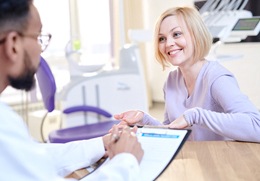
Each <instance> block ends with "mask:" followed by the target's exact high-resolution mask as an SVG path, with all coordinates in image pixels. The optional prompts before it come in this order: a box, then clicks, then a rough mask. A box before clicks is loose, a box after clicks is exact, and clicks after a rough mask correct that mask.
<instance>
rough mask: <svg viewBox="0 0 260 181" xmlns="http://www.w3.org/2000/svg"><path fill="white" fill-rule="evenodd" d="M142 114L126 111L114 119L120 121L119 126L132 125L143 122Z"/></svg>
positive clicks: (140, 112) (136, 111) (135, 111)
mask: <svg viewBox="0 0 260 181" xmlns="http://www.w3.org/2000/svg"><path fill="white" fill-rule="evenodd" d="M143 117H144V113H143V112H142V111H138V110H132V111H126V112H123V113H121V114H116V115H114V118H115V119H117V120H120V121H121V122H120V123H119V124H124V125H134V124H136V123H138V122H140V121H142V120H143Z"/></svg>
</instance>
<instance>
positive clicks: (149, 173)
mask: <svg viewBox="0 0 260 181" xmlns="http://www.w3.org/2000/svg"><path fill="white" fill-rule="evenodd" d="M187 132H188V131H187V130H172V129H158V128H139V129H138V132H137V137H138V140H139V141H140V143H141V145H142V148H143V150H144V156H143V159H142V161H141V164H140V167H141V175H140V179H139V180H140V181H152V180H154V179H155V178H156V177H157V176H158V175H159V174H160V173H161V172H162V171H163V170H164V169H165V168H166V166H167V165H168V163H169V162H170V161H171V159H172V158H173V156H174V155H175V153H176V151H177V150H178V148H179V147H180V145H181V143H182V141H183V139H184V137H185V135H186V134H187Z"/></svg>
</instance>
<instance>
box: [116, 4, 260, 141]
mask: <svg viewBox="0 0 260 181" xmlns="http://www.w3.org/2000/svg"><path fill="white" fill-rule="evenodd" d="M211 44H212V37H211V35H210V33H209V31H208V29H207V28H206V26H205V24H204V22H203V21H202V19H201V16H200V14H199V12H198V11H197V9H195V8H192V7H176V8H171V9H169V10H167V11H165V12H164V13H163V14H162V15H161V16H160V17H159V19H158V21H157V23H156V26H155V37H154V46H155V57H156V59H157V60H158V62H159V63H160V64H161V65H162V67H163V69H165V68H166V67H170V66H175V67H177V69H176V70H173V71H171V72H170V73H169V75H168V78H167V80H166V82H165V85H164V89H163V91H164V98H165V120H164V122H163V125H166V126H167V127H170V128H190V129H192V133H191V135H190V137H189V139H190V140H230V139H232V140H240V141H252V142H260V136H259V133H260V113H259V112H258V110H257V108H256V107H255V106H254V105H253V104H252V103H251V102H250V101H249V99H248V97H247V96H245V95H244V94H243V93H242V92H241V91H240V89H239V86H238V83H237V81H236V79H235V77H234V75H233V74H232V73H231V72H229V71H228V70H227V69H225V68H224V67H223V66H221V65H220V64H219V63H218V62H217V61H209V60H206V59H205V57H206V56H207V54H208V53H209V50H210V47H211ZM114 117H115V118H116V119H118V120H121V121H122V122H121V124H141V125H146V124H147V125H162V123H161V122H160V121H158V120H156V119H155V118H153V117H152V116H150V115H149V114H147V113H145V112H142V111H138V110H133V111H127V112H124V113H121V114H118V115H115V116H114Z"/></svg>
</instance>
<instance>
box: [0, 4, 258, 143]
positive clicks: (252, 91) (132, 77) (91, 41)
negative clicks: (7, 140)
mask: <svg viewBox="0 0 260 181" xmlns="http://www.w3.org/2000/svg"><path fill="white" fill-rule="evenodd" d="M34 3H35V5H36V7H37V8H38V10H39V13H40V15H41V17H42V23H43V31H47V32H50V33H51V34H52V40H51V43H50V45H49V47H48V49H47V50H46V51H45V52H44V53H42V56H43V57H44V58H45V59H46V60H47V62H48V63H49V65H50V66H51V69H52V72H53V73H54V75H55V80H56V84H57V95H56V97H55V99H56V104H57V106H56V110H55V111H54V112H53V113H52V114H50V115H48V119H47V120H46V123H45V127H44V128H43V132H44V135H45V137H47V135H48V133H49V132H50V131H51V130H54V129H59V128H60V127H71V126H77V125H82V124H89V123H93V122H96V121H98V120H97V119H96V118H95V117H94V116H92V115H91V114H88V115H86V114H75V115H73V116H64V115H63V114H62V113H61V112H60V110H62V109H64V108H66V107H70V106H74V105H79V104H86V105H91V106H96V107H101V108H103V109H105V110H107V111H108V112H110V113H111V114H115V113H120V112H122V111H125V110H128V109H140V110H144V111H146V112H147V111H150V110H151V109H152V108H153V107H154V106H155V105H156V104H158V103H159V104H162V105H163V91H162V87H163V83H164V80H165V79H166V76H167V75H168V71H170V70H173V69H174V67H171V68H170V69H167V70H166V71H162V70H161V67H160V65H159V64H158V63H157V62H156V61H155V58H154V54H153V42H152V40H153V27H154V23H155V21H156V18H157V17H158V16H159V15H160V14H161V13H162V12H163V11H164V10H166V9H168V8H170V7H173V6H180V5H188V6H192V5H195V6H197V7H198V8H199V11H200V13H201V14H202V16H203V19H204V21H205V23H206V25H207V26H208V28H209V30H210V32H211V33H212V36H213V38H214V40H213V42H214V43H213V45H212V49H211V52H210V54H209V55H208V56H209V57H210V58H214V59H215V60H216V61H219V62H220V63H221V64H223V65H224V66H225V67H227V68H228V69H229V70H230V71H231V72H233V73H234V74H235V76H236V78H237V80H238V83H239V86H240V88H241V90H242V91H243V92H244V93H245V94H246V95H248V97H249V98H250V100H251V101H252V102H253V103H254V104H255V105H256V106H257V107H258V108H259V109H260V94H259V92H260V85H259V82H260V71H259V69H260V58H259V57H260V51H259V50H260V34H259V31H260V1H258V0H244V1H243V0H206V1H198V0H196V1H195V0H92V1H90V0H34ZM0 99H1V100H3V101H5V102H7V103H8V104H10V105H11V106H12V107H13V108H14V109H15V110H16V111H17V112H18V113H19V114H21V115H22V116H23V118H24V120H26V123H27V124H28V126H29V129H30V132H31V134H32V136H34V137H35V139H37V140H39V141H43V140H42V139H44V138H42V136H41V133H40V132H41V130H40V125H41V120H42V114H43V113H42V111H43V109H44V106H43V104H42V100H41V95H40V93H39V90H38V88H37V87H36V88H35V90H33V91H31V92H29V93H25V92H22V91H17V90H14V89H12V88H8V89H7V90H6V91H5V92H4V93H3V94H2V95H1V97H0ZM159 114H161V116H163V109H162V111H161V112H160V113H159ZM61 117H62V119H61ZM61 120H62V122H61Z"/></svg>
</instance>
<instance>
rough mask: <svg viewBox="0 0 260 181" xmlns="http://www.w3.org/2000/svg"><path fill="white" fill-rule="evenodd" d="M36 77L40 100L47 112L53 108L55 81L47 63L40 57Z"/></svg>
mask: <svg viewBox="0 0 260 181" xmlns="http://www.w3.org/2000/svg"><path fill="white" fill-rule="evenodd" d="M36 78H37V81H38V85H39V88H40V91H41V95H42V101H43V103H44V106H45V108H46V109H47V110H48V112H52V111H53V110H54V109H55V93H56V83H55V79H54V76H53V74H52V72H51V69H50V67H49V65H48V63H47V62H46V61H45V60H44V58H42V57H41V59H40V65H39V68H38V70H37V72H36Z"/></svg>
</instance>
